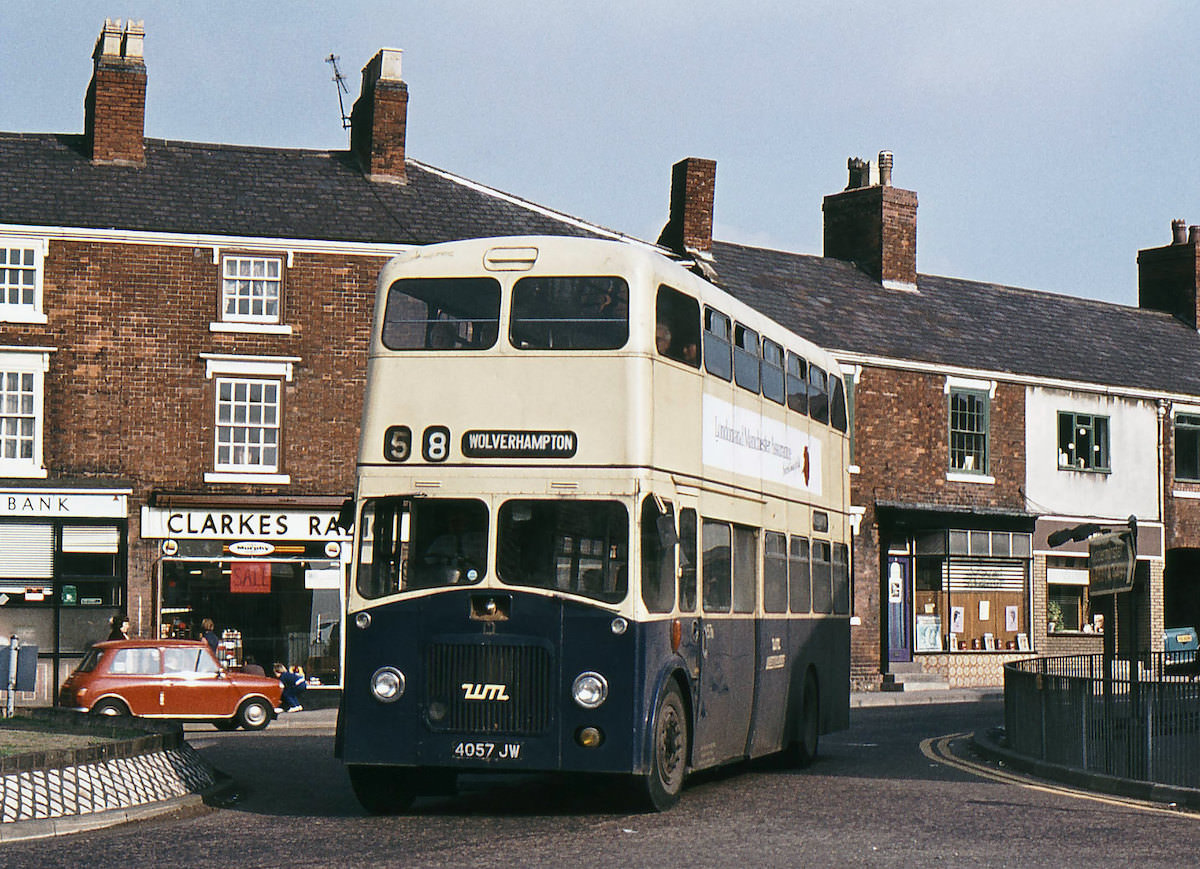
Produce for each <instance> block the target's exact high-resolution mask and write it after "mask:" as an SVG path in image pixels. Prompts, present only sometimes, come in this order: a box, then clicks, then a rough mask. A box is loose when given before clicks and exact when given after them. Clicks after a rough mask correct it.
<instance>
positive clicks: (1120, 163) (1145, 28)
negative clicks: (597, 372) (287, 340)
mask: <svg viewBox="0 0 1200 869" xmlns="http://www.w3.org/2000/svg"><path fill="white" fill-rule="evenodd" d="M1197 13H1198V10H1197V8H1196V6H1195V5H1194V4H1192V3H1188V2H1184V0H1139V2H1137V3H1129V2H1127V0H1126V2H1109V0H1093V2H1075V0H1056V2H1052V3H1047V2H1044V0H1010V2H1005V3H991V4H984V3H966V2H949V0H946V2H922V0H906V2H862V0H829V2H818V0H812V2H796V0H780V2H773V0H740V2H738V3H727V2H716V0H708V2H705V0H692V2H687V0H608V2H605V3H595V2H586V3H585V2H579V0H556V2H545V0H424V2H417V0H327V2H320V3H318V2H308V0H290V2H281V0H239V2H226V0H204V2H182V0H179V2H168V0H103V2H100V0H7V2H6V3H5V8H4V15H3V19H2V20H3V22H4V30H5V50H4V51H3V52H0V81H3V83H4V86H3V87H2V88H0V130H6V131H15V132H79V131H81V130H82V128H83V95H84V91H85V89H86V87H87V84H88V81H89V79H90V77H91V59H90V54H91V50H92V47H93V45H94V43H95V39H96V37H97V35H98V34H99V32H100V29H101V26H102V25H103V23H104V19H105V17H113V18H118V17H120V18H130V17H132V18H134V19H139V18H140V19H143V20H144V21H145V26H146V59H147V66H148V69H149V92H148V97H147V109H146V133H147V135H148V136H152V137H156V138H167V139H179V140H189V141H199V142H229V143H237V144H249V145H269V146H281V147H301V148H342V147H345V145H346V135H345V134H344V132H343V131H342V128H341V122H340V118H339V115H338V108H337V94H336V91H335V86H334V83H333V81H332V80H331V69H330V67H329V65H328V64H326V63H325V60H324V59H325V57H326V56H328V55H329V54H330V53H333V54H336V55H339V56H340V58H341V68H342V70H343V72H344V73H345V75H346V77H347V83H348V85H349V86H350V90H351V93H350V94H349V96H348V97H347V98H346V99H347V108H349V105H350V103H351V102H352V101H353V98H354V97H355V96H356V95H357V92H358V85H359V74H360V70H361V68H362V67H363V65H364V64H365V63H366V62H367V61H368V60H369V59H370V58H371V56H372V55H373V54H374V53H375V51H376V50H378V49H379V48H381V47H384V46H387V47H392V48H401V49H403V50H404V60H403V68H404V78H405V80H406V81H407V82H408V86H409V124H408V153H409V155H410V156H412V157H415V158H416V159H419V160H422V161H424V162H426V163H430V164H433V165H435V166H438V167H440V168H443V169H446V170H449V171H452V172H457V173H459V174H462V175H465V176H467V177H468V178H472V179H474V180H477V181H480V182H482V183H485V184H489V185H491V186H494V187H498V188H500V189H502V190H505V191H508V192H511V193H515V194H517V195H519V196H524V197H526V198H529V199H532V200H534V201H536V202H540V203H543V204H545V205H549V206H552V207H555V208H559V209H562V210H564V211H567V212H569V213H571V214H574V215H577V216H579V217H582V218H585V219H587V220H591V221H594V222H596V223H599V224H602V225H605V226H608V227H611V228H613V229H617V230H621V231H624V232H628V233H632V234H634V235H638V236H642V237H646V238H649V239H651V240H653V239H654V238H657V234H658V231H659V229H660V228H661V227H662V225H663V223H664V222H665V221H666V217H667V203H668V191H669V184H670V167H671V164H672V163H674V162H675V161H676V160H678V159H680V158H682V157H686V156H697V157H707V158H711V159H715V160H716V161H717V191H716V218H715V219H716V228H715V235H716V237H717V238H719V239H726V240H731V241H743V242H747V243H752V244H761V245H764V246H768V247H776V248H782V249H786V250H794V251H799V252H802V253H820V252H821V198H822V196H824V195H826V194H828V193H833V192H835V191H837V190H840V189H841V188H842V187H844V186H845V184H846V158H847V157H850V156H861V157H864V158H867V159H870V160H872V161H874V160H875V155H876V154H877V153H878V151H880V150H882V149H889V150H891V151H893V152H894V154H895V173H894V182H895V184H896V185H897V186H900V187H905V188H908V189H911V190H915V191H917V193H918V196H919V198H920V208H919V211H918V233H917V237H918V252H917V267H918V269H919V270H920V271H922V272H927V273H933V274H942V275H950V276H955V277H965V278H971V279H977V280H985V281H994V282H997V283H1005V284H1013V285H1016V286H1024V287H1031V288H1035V289H1042V290H1051V291H1055V292H1063V293H1070V294H1073V295H1079V296H1090V297H1094V298H1100V299H1106V300H1110V301H1117V302H1122V303H1126V304H1136V298H1137V268H1136V258H1137V251H1138V249H1139V248H1143V247H1152V246H1157V245H1160V244H1165V243H1167V242H1168V241H1169V239H1170V222H1171V220H1172V219H1173V218H1176V217H1181V218H1184V219H1187V220H1189V222H1194V223H1200V198H1198V196H1197V193H1198V188H1200V169H1198V164H1200V154H1198V153H1197V151H1198V149H1197V147H1196V145H1197V142H1198V141H1200V136H1198V135H1197V133H1198V132H1200V129H1198V128H1200V112H1198V111H1197V106H1196V102H1197V100H1198V99H1200V96H1198V94H1197V91H1198V90H1200V88H1198V86H1197V82H1198V81H1200V75H1198V74H1197V73H1198V69H1197V67H1198V66H1200V50H1198V49H1200V45H1198V43H1200V26H1197ZM2 219H3V204H2V203H0V220H2Z"/></svg>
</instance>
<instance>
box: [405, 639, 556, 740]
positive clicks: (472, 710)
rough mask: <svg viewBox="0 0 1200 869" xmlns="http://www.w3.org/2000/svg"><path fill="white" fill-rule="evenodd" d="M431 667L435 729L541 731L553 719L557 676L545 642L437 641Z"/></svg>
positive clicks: (430, 710)
mask: <svg viewBox="0 0 1200 869" xmlns="http://www.w3.org/2000/svg"><path fill="white" fill-rule="evenodd" d="M428 668H429V669H428V672H427V676H428V679H427V681H426V684H427V685H428V686H429V697H428V698H427V703H426V705H425V710H426V712H425V720H426V723H428V725H429V726H430V728H432V729H433V730H436V731H451V732H461V733H511V734H536V733H544V732H545V731H546V729H547V728H548V727H549V725H550V717H551V697H552V692H553V682H554V680H553V673H552V670H551V662H550V652H549V651H548V650H547V649H545V648H543V647H541V646H514V645H501V644H494V645H492V644H478V643H474V644H469V643H455V644H449V643H443V644H434V645H433V646H431V647H430V649H429V658H428Z"/></svg>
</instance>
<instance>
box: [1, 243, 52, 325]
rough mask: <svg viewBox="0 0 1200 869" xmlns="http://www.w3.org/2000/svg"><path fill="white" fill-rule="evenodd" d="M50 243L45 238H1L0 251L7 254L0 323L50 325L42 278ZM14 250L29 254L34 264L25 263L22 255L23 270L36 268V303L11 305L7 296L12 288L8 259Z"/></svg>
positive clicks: (34, 286)
mask: <svg viewBox="0 0 1200 869" xmlns="http://www.w3.org/2000/svg"><path fill="white" fill-rule="evenodd" d="M48 246H49V243H48V241H47V240H46V239H44V238H4V237H0V250H2V251H4V252H5V256H4V264H2V265H0V322H5V323H35V324H40V325H45V324H46V323H47V322H48V319H47V317H46V312H45V309H44V308H43V306H42V279H43V273H44V272H45V269H44V267H43V266H44V264H45V261H46V249H47V247H48ZM11 251H23V252H26V253H28V254H29V255H30V256H29V258H30V259H32V262H31V263H30V264H29V265H28V266H27V265H25V264H24V260H25V258H26V257H24V256H22V258H21V259H22V265H21V266H20V267H19V268H21V269H22V270H23V269H25V268H32V269H33V300H32V302H31V303H30V304H25V303H20V302H19V303H16V304H14V303H11V302H9V300H8V294H9V292H10V290H11V288H12V286H14V285H11V284H9V282H8V271H9V268H8V264H7V263H8V256H9V252H11Z"/></svg>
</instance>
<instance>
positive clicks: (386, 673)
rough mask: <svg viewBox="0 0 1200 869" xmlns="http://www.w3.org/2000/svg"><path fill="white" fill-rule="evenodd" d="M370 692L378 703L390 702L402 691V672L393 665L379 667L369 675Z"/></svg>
mask: <svg viewBox="0 0 1200 869" xmlns="http://www.w3.org/2000/svg"><path fill="white" fill-rule="evenodd" d="M371 693H372V694H374V695H375V699H376V700H378V701H379V702H380V703H391V702H393V701H395V700H399V699H400V695H401V694H403V693H404V674H403V673H401V672H400V671H399V670H397V669H396V668H395V667H380V668H379V669H378V670H376V671H375V672H374V674H372V676H371Z"/></svg>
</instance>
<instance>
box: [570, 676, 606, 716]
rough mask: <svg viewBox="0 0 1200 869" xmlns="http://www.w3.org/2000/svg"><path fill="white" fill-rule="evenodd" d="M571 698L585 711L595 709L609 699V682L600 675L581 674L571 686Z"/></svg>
mask: <svg viewBox="0 0 1200 869" xmlns="http://www.w3.org/2000/svg"><path fill="white" fill-rule="evenodd" d="M571 698H572V699H573V700H574V701H575V702H576V703H577V704H579V705H580V706H582V707H583V708H584V709H595V708H596V707H597V706H599V705H600V704H601V703H603V702H604V701H605V700H606V699H608V680H607V679H605V678H604V677H603V676H601V675H600V674H599V673H592V672H588V673H580V674H579V675H578V676H576V677H575V683H574V684H573V685H571Z"/></svg>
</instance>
